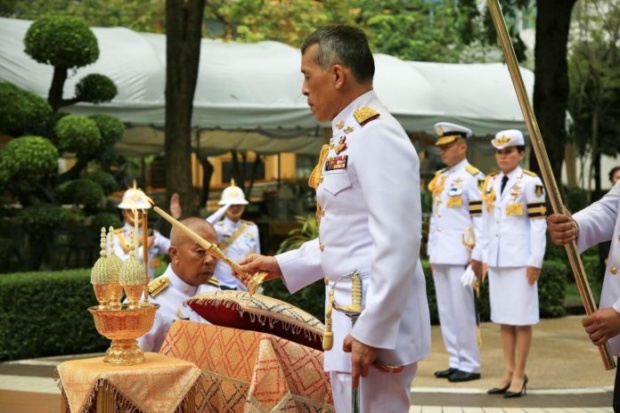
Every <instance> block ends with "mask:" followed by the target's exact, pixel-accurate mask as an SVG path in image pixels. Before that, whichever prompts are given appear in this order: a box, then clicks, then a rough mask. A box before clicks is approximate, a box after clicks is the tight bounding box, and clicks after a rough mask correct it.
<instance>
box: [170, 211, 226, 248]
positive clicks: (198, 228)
mask: <svg viewBox="0 0 620 413" xmlns="http://www.w3.org/2000/svg"><path fill="white" fill-rule="evenodd" d="M181 223H182V224H183V225H185V226H186V227H188V228H189V229H191V230H192V231H194V232H195V233H197V234H198V235H200V236H201V237H202V238H204V239H206V240H207V241H209V242H215V243H217V233H216V232H215V229H214V228H213V225H211V224H209V223H208V222H207V221H205V220H204V219H202V218H198V217H190V218H185V219H184V220H182V221H181ZM188 242H191V243H194V241H193V240H192V239H191V238H190V237H189V235H188V234H186V233H185V232H183V231H182V230H180V229H178V228H176V227H175V226H173V227H172V231H171V232H170V246H172V247H180V246H182V245H183V244H185V243H188Z"/></svg>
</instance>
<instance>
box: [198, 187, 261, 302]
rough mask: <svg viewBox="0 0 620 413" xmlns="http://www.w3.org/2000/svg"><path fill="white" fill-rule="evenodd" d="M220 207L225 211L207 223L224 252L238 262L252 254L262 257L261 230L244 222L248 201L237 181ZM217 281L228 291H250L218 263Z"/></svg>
mask: <svg viewBox="0 0 620 413" xmlns="http://www.w3.org/2000/svg"><path fill="white" fill-rule="evenodd" d="M219 204H220V205H221V206H222V207H221V208H220V209H218V210H217V211H216V212H215V213H213V214H212V215H210V216H209V217H207V221H208V222H209V223H211V224H213V226H214V227H215V231H216V232H217V239H218V246H219V248H220V249H221V250H222V252H224V254H226V256H228V257H229V258H230V259H232V260H233V261H235V262H239V261H240V260H242V259H243V258H245V257H247V256H248V254H251V253H255V254H260V239H259V234H258V226H257V225H256V224H254V223H253V222H250V221H246V220H243V219H241V217H242V216H243V212H244V211H245V206H246V205H247V204H248V201H247V200H246V199H245V195H244V194H243V190H242V189H241V188H239V187H238V186H237V185H235V180H234V179H233V180H232V181H231V184H230V186H229V187H227V188H226V189H224V191H222V197H221V199H220V202H219ZM222 216H224V218H223V219H222ZM215 278H217V280H218V281H219V282H220V287H221V288H222V289H224V290H237V289H239V290H247V288H246V286H245V285H244V284H243V283H242V282H241V281H239V279H237V277H235V276H234V275H233V274H232V270H231V268H230V266H228V264H226V263H225V262H223V261H220V262H218V264H217V267H216V268H215Z"/></svg>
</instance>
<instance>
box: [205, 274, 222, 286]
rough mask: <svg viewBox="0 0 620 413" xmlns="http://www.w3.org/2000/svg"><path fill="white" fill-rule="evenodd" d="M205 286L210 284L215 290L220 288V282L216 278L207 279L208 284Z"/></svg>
mask: <svg viewBox="0 0 620 413" xmlns="http://www.w3.org/2000/svg"><path fill="white" fill-rule="evenodd" d="M207 284H211V285H214V286H216V287H217V288H220V282H219V281H218V280H217V278H214V277H211V278H209V282H208V283H207Z"/></svg>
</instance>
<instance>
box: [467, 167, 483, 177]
mask: <svg viewBox="0 0 620 413" xmlns="http://www.w3.org/2000/svg"><path fill="white" fill-rule="evenodd" d="M465 170H466V171H467V172H469V173H470V174H472V175H478V174H479V173H480V169H478V168H476V167H475V166H473V165H467V166H466V167H465Z"/></svg>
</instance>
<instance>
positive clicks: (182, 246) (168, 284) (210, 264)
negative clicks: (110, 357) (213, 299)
mask: <svg viewBox="0 0 620 413" xmlns="http://www.w3.org/2000/svg"><path fill="white" fill-rule="evenodd" d="M181 222H182V223H183V224H185V225H186V226H187V227H189V228H190V229H191V230H193V231H194V232H196V233H197V234H198V235H200V236H201V237H202V238H204V239H206V240H207V241H209V242H217V235H216V233H215V230H214V229H213V226H212V225H211V224H209V223H208V222H205V220H203V219H202V218H195V217H194V218H187V219H184V220H183V221H181ZM170 258H171V259H172V262H171V263H170V264H169V265H168V268H166V271H165V272H164V273H163V274H162V275H161V276H159V277H157V278H156V279H154V280H153V281H151V282H150V283H149V296H150V298H149V301H151V302H154V303H157V304H159V305H160V308H159V309H158V310H157V312H156V313H155V321H154V322H153V327H151V330H150V331H149V332H148V333H146V334H145V335H144V336H142V337H140V338H139V339H138V345H139V346H140V348H141V349H142V350H143V351H154V352H157V351H159V349H160V348H161V345H162V343H163V342H164V338H165V337H166V334H167V333H168V330H170V326H171V325H172V323H173V322H174V321H175V320H191V321H197V322H206V321H205V320H204V319H203V318H202V317H201V316H200V315H198V313H196V312H194V311H193V310H192V309H191V308H190V307H188V306H186V305H185V301H186V300H189V299H190V298H192V297H194V296H195V295H196V294H198V293H204V292H208V291H218V290H219V287H218V283H217V281H216V280H214V279H213V278H212V276H213V272H214V270H215V264H216V261H217V260H216V259H215V258H214V257H213V256H212V255H210V254H208V253H207V252H206V251H205V250H204V248H202V247H201V246H200V245H198V244H196V242H195V241H193V240H192V239H191V238H190V237H189V236H187V235H186V234H185V233H184V232H182V231H180V230H178V229H177V228H175V227H173V228H172V232H171V233H170Z"/></svg>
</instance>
